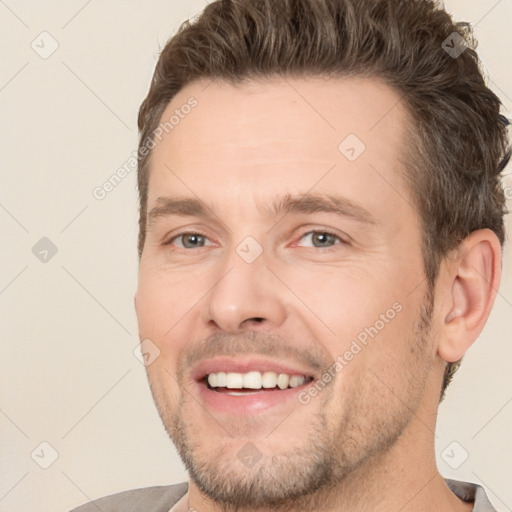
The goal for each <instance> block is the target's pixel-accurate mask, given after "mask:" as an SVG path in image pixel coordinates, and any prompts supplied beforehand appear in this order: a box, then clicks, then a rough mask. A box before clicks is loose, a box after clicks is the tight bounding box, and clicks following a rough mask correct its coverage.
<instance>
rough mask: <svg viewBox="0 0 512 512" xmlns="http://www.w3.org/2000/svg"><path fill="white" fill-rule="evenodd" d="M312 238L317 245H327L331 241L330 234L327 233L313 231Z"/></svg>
mask: <svg viewBox="0 0 512 512" xmlns="http://www.w3.org/2000/svg"><path fill="white" fill-rule="evenodd" d="M313 240H314V241H315V242H318V244H319V245H328V244H331V243H332V235H330V234H329V233H315V234H314V235H313Z"/></svg>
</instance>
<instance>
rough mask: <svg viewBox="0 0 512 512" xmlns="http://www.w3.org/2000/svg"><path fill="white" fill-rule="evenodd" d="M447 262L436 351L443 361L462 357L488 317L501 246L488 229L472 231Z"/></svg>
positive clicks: (498, 272)
mask: <svg viewBox="0 0 512 512" xmlns="http://www.w3.org/2000/svg"><path fill="white" fill-rule="evenodd" d="M456 254H457V256H456V257H455V258H451V259H449V261H447V271H446V272H447V274H448V275H447V278H446V279H445V281H444V282H445V288H446V294H447V297H446V299H447V300H445V301H444V304H445V310H444V311H443V315H444V323H443V325H442V327H441V329H442V334H441V333H440V337H439V344H438V354H439V356H440V357H441V358H442V359H444V360H445V361H447V362H455V361H459V360H460V359H462V357H463V356H464V354H465V352H466V351H467V350H468V348H469V347H470V346H471V345H472V344H473V342H474V341H475V340H476V339H477V338H478V336H479V334H480V333H481V331H482V329H483V328H484V326H485V323H486V321H487V318H488V317H489V314H490V311H491V309H492V305H493V303H494V300H495V298H496V293H497V290H498V287H499V282H500V278H501V246H500V242H499V240H498V238H497V236H496V235H495V233H494V232H493V231H491V230H489V229H481V230H478V231H474V232H473V233H471V234H470V235H469V236H468V237H467V238H465V239H464V240H463V241H462V242H461V246H460V248H459V250H458V251H457V252H456Z"/></svg>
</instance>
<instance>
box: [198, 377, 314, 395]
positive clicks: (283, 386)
mask: <svg viewBox="0 0 512 512" xmlns="http://www.w3.org/2000/svg"><path fill="white" fill-rule="evenodd" d="M312 380H313V377H312V376H311V375H294V374H286V373H276V372H272V371H267V372H259V371H250V372H245V373H237V372H216V373H210V374H207V375H205V376H204V378H203V379H202V383H203V384H204V385H205V386H206V387H207V388H208V389H210V390H212V391H215V392H217V393H226V394H228V395H231V396H245V395H248V394H255V393H261V392H269V391H274V392H279V391H284V390H287V389H293V388H298V387H300V386H303V385H305V384H309V383H310V382H311V381H312Z"/></svg>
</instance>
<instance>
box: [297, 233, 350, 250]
mask: <svg viewBox="0 0 512 512" xmlns="http://www.w3.org/2000/svg"><path fill="white" fill-rule="evenodd" d="M301 240H305V241H306V244H304V245H305V246H306V247H316V248H322V247H332V246H333V245H337V242H339V243H342V244H343V243H345V242H344V240H342V239H341V238H340V237H339V236H338V235H335V234H334V233H329V232H328V231H310V232H309V233H306V234H304V235H303V236H302V237H301Z"/></svg>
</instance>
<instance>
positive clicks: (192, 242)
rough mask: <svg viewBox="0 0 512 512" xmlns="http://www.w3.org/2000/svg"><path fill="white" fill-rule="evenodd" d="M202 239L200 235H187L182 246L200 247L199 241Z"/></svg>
mask: <svg viewBox="0 0 512 512" xmlns="http://www.w3.org/2000/svg"><path fill="white" fill-rule="evenodd" d="M202 238H203V237H202V236H201V235H188V236H186V237H185V239H184V244H183V245H184V246H185V247H197V246H200V245H202V244H201V239H202Z"/></svg>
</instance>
